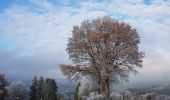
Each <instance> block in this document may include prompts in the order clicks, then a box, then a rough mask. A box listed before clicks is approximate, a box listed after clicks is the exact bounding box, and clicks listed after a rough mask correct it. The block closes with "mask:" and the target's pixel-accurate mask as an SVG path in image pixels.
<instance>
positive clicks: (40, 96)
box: [37, 76, 44, 100]
mask: <svg viewBox="0 0 170 100" xmlns="http://www.w3.org/2000/svg"><path fill="white" fill-rule="evenodd" d="M37 99H38V100H44V78H43V77H42V76H41V77H40V79H39V81H38V85H37Z"/></svg>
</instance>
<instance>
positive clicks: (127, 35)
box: [60, 16, 144, 95]
mask: <svg viewBox="0 0 170 100" xmlns="http://www.w3.org/2000/svg"><path fill="white" fill-rule="evenodd" d="M72 33H73V35H72V37H70V38H69V41H68V44H67V48H66V51H67V52H68V54H69V58H70V59H71V60H72V62H73V64H71V65H63V64H62V65H60V69H61V71H62V72H63V73H64V74H65V75H66V76H67V77H68V78H72V79H81V78H82V77H84V76H91V77H93V78H95V79H96V80H97V81H98V83H99V86H100V89H99V92H101V93H103V94H106V95H108V94H109V84H110V81H121V80H128V76H129V73H131V72H135V73H136V72H137V68H141V67H142V58H143V57H144V53H143V52H142V51H140V50H139V48H138V44H139V43H140V36H139V34H138V32H137V31H136V29H134V28H132V27H131V26H130V24H128V23H125V22H119V21H117V20H115V19H112V18H111V17H109V16H104V17H101V18H97V19H94V20H85V21H83V22H82V23H81V25H80V26H74V27H73V30H72Z"/></svg>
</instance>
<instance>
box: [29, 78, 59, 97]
mask: <svg viewBox="0 0 170 100" xmlns="http://www.w3.org/2000/svg"><path fill="white" fill-rule="evenodd" d="M30 90H31V91H30V100H57V94H56V93H57V84H56V82H55V80H54V79H49V78H47V79H46V80H44V78H43V77H42V76H41V77H40V79H39V80H37V78H36V77H34V80H33V83H32V86H31V87H30Z"/></svg>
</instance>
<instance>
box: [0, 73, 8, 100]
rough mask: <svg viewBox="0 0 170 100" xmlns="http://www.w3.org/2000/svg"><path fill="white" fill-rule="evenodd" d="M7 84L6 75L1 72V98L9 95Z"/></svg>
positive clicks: (3, 99) (3, 98) (1, 99)
mask: <svg viewBox="0 0 170 100" xmlns="http://www.w3.org/2000/svg"><path fill="white" fill-rule="evenodd" d="M6 85H7V82H6V80H5V75H3V74H1V73H0V100H5V97H6V96H7V90H6V89H5V86H6Z"/></svg>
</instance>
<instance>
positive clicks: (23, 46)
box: [0, 0, 170, 82]
mask: <svg viewBox="0 0 170 100" xmlns="http://www.w3.org/2000/svg"><path fill="white" fill-rule="evenodd" d="M169 11H170V1H169V0H0V19H1V21H0V59H1V60H0V72H1V73H5V74H6V76H7V77H11V78H17V79H23V78H25V79H26V78H32V77H33V76H34V75H45V76H47V77H53V78H57V79H61V78H64V77H63V75H62V74H61V72H60V70H59V68H58V65H59V64H63V63H65V64H67V63H70V60H69V59H68V55H67V53H66V52H65V48H66V44H67V40H68V37H70V36H71V30H72V26H74V25H79V24H80V23H81V22H82V21H83V20H86V19H93V18H97V17H101V16H104V15H109V16H111V17H112V18H115V19H117V20H119V21H125V22H128V23H130V24H131V26H132V27H134V28H136V29H137V31H138V32H139V34H140V36H141V44H140V50H142V51H145V53H146V57H145V58H144V63H143V64H144V65H143V68H142V69H140V70H139V73H138V74H137V75H136V76H133V77H132V78H131V80H132V82H133V81H136V80H139V81H142V80H143V79H144V80H146V81H149V80H151V79H152V80H151V81H160V80H162V79H163V77H165V76H170V73H169V72H170V67H169V65H170V62H169V59H170V46H169V43H170V39H169V38H170V34H169V32H170V28H169V26H170V12H169ZM153 75H154V76H156V77H155V78H153V77H152V76H153Z"/></svg>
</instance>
